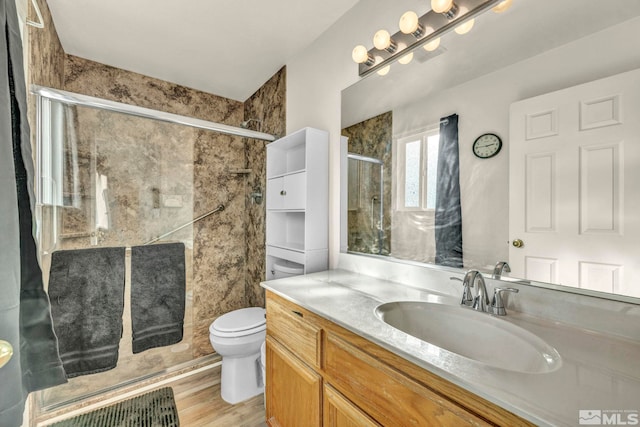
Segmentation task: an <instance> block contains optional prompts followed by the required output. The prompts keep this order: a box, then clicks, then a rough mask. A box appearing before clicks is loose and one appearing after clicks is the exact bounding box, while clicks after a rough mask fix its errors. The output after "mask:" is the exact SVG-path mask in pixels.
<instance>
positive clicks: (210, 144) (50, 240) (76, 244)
mask: <svg viewBox="0 0 640 427" xmlns="http://www.w3.org/2000/svg"><path fill="white" fill-rule="evenodd" d="M34 93H35V95H36V98H37V101H36V103H37V127H36V134H37V137H36V141H37V143H36V178H37V179H36V195H37V196H36V200H37V203H36V224H37V238H38V243H39V257H40V262H41V266H42V270H43V274H44V281H45V287H47V286H48V281H49V268H50V265H51V258H52V253H54V252H55V251H59V250H67V249H83V248H96V247H113V246H120V247H122V246H124V247H131V246H136V245H143V244H146V243H152V242H155V241H157V240H159V241H160V242H181V243H183V244H184V245H185V257H186V258H185V270H186V296H185V301H186V304H185V306H186V307H185V308H186V310H185V319H184V339H183V340H182V341H181V342H179V343H177V344H174V345H172V346H168V347H160V348H154V349H150V350H147V351H144V352H141V353H137V354H134V353H133V352H132V346H131V316H130V301H129V297H128V295H129V290H128V287H129V286H130V277H126V279H125V307H124V315H123V334H122V338H121V341H120V347H119V359H118V363H117V366H116V368H114V369H112V370H109V371H106V372H103V373H98V374H92V375H84V376H79V377H75V378H71V379H70V380H69V382H68V383H67V384H64V385H60V386H57V387H53V388H50V389H46V390H43V391H41V392H38V393H36V406H37V408H38V411H39V412H40V413H44V412H47V411H51V410H55V409H57V408H60V407H62V406H65V405H68V404H70V403H73V402H77V401H78V400H81V399H84V398H86V397H89V396H94V395H98V394H101V393H104V392H105V391H109V390H113V389H115V388H117V387H120V386H122V385H125V384H131V383H134V382H136V381H140V380H141V379H144V378H149V377H152V376H154V375H156V374H159V373H163V372H168V371H171V370H174V369H177V368H179V367H183V366H187V365H189V364H191V363H193V362H194V361H195V360H196V359H199V358H200V357H202V356H203V355H204V354H203V353H205V351H204V350H203V349H206V348H207V345H208V335H207V334H206V328H207V325H206V324H205V322H203V321H201V320H202V319H207V318H211V317H212V316H213V314H212V313H213V312H214V310H212V309H211V308H210V307H207V306H205V305H203V304H202V303H200V305H198V304H199V301H205V300H207V298H208V297H211V295H210V293H211V292H212V289H211V286H208V287H205V286H204V284H203V283H204V282H205V277H206V276H214V277H209V278H207V279H206V280H215V274H212V273H210V272H209V271H210V270H207V269H209V268H211V266H209V265H208V264H209V262H210V259H209V257H208V256H207V254H208V253H209V252H207V251H215V250H216V248H215V247H212V246H214V245H216V241H217V240H219V239H227V241H228V240H234V239H235V240H236V241H233V242H232V243H231V244H233V245H234V247H237V252H238V253H244V245H246V242H245V241H244V235H242V234H240V235H238V233H235V231H233V230H232V227H234V226H233V225H230V224H233V221H237V218H229V217H226V216H225V215H226V212H222V211H223V210H225V206H226V207H227V209H228V208H229V207H235V209H236V210H239V211H241V212H242V211H243V210H244V203H245V199H246V197H245V182H244V179H245V175H244V173H246V172H243V171H246V170H245V169H243V168H244V162H245V153H244V144H245V142H246V140H244V139H243V138H242V136H241V135H243V136H247V137H250V138H256V139H265V140H272V139H273V137H272V136H271V135H267V134H262V133H259V132H253V131H248V130H244V129H239V128H238V129H236V128H233V127H231V126H226V125H220V124H216V123H211V122H206V121H203V120H198V119H191V118H187V117H182V116H176V115H172V114H168V113H162V112H159V111H154V110H148V109H144V108H139V107H131V106H127V105H125V104H119V103H115V102H111V101H106V100H101V99H96V98H91V97H87V96H83V95H76V94H71V93H68V92H63V91H54V90H50V89H46V88H38V87H36V88H34ZM238 131H239V133H238ZM220 133H224V134H225V135H222V136H223V137H224V138H223V139H222V144H224V145H222V144H221V140H220V137H221V134H220ZM232 134H233V135H236V136H229V135H232ZM203 152H206V153H208V154H207V156H208V157H206V158H207V159H212V160H211V161H210V162H205V161H203V160H202V159H203V154H202V153H203ZM234 167H235V168H236V169H237V170H238V171H239V172H238V171H234ZM229 216H233V215H231V214H229ZM218 228H221V229H220V230H218ZM238 228H240V229H242V224H240V225H239V227H238ZM174 230H175V231H174ZM222 236H224V237H222ZM227 244H229V243H228V242H227ZM126 262H127V263H130V252H129V251H127V252H126ZM127 271H129V270H128V269H127ZM221 274H223V273H221ZM207 284H208V282H207ZM205 289H206V292H208V293H209V294H208V295H200V294H199V293H202V292H205ZM194 301H196V303H194ZM87 309H91V308H90V307H87Z"/></svg>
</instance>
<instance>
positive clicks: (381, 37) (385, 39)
mask: <svg viewBox="0 0 640 427" xmlns="http://www.w3.org/2000/svg"><path fill="white" fill-rule="evenodd" d="M373 45H374V46H375V47H376V49H380V50H384V49H386V48H388V47H389V46H391V36H390V35H389V32H388V31H387V30H378V31H377V32H376V33H375V35H374V36H373Z"/></svg>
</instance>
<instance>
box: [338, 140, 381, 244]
mask: <svg viewBox="0 0 640 427" xmlns="http://www.w3.org/2000/svg"><path fill="white" fill-rule="evenodd" d="M348 159H349V166H348V167H349V173H348V175H349V184H348V186H349V195H348V199H349V202H348V206H349V210H348V215H349V218H350V220H349V234H348V236H349V238H348V245H347V247H348V250H349V251H353V252H362V253H370V254H380V255H383V254H384V255H386V254H388V245H387V239H388V236H386V235H385V230H384V226H383V224H384V187H383V182H384V165H383V162H382V161H381V160H379V159H376V158H373V157H367V156H363V155H360V154H354V153H349V154H348Z"/></svg>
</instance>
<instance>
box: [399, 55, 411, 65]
mask: <svg viewBox="0 0 640 427" xmlns="http://www.w3.org/2000/svg"><path fill="white" fill-rule="evenodd" d="M411 60H413V52H409V53H407V54H406V55H404V56H402V57H401V58H400V59H398V62H399V63H401V64H402V65H407V64H408V63H409V62H411Z"/></svg>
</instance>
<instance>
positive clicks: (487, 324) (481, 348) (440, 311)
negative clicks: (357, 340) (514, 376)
mask: <svg viewBox="0 0 640 427" xmlns="http://www.w3.org/2000/svg"><path fill="white" fill-rule="evenodd" d="M375 313H376V316H377V317H378V318H379V319H380V320H382V321H383V322H385V323H387V324H389V325H391V326H393V327H394V328H396V329H399V330H401V331H402V332H404V333H406V334H409V335H411V336H413V337H415V338H418V339H420V340H422V341H426V342H428V343H430V344H433V345H435V346H438V347H440V348H443V349H445V350H448V351H450V352H452V353H456V354H458V355H459V356H463V357H466V358H468V359H472V360H474V361H476V362H480V363H483V364H485V365H490V366H493V367H496V368H500V369H505V370H508V371H515V372H523V373H546V372H552V371H554V370H556V369H558V368H559V367H560V365H561V359H560V355H559V354H558V352H557V351H556V349H554V348H553V347H551V346H550V345H548V344H547V343H546V342H544V341H543V340H542V339H540V338H539V337H538V336H536V335H534V334H532V333H531V332H529V331H527V330H525V329H523V328H521V327H519V326H516V325H514V324H512V323H509V322H507V321H505V320H502V319H499V318H496V317H494V316H491V315H488V314H486V313H479V312H476V311H473V310H471V309H467V308H464V307H460V306H451V305H445V304H437V303H429V302H420V301H400V302H390V303H386V304H381V305H379V306H378V307H376V309H375Z"/></svg>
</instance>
